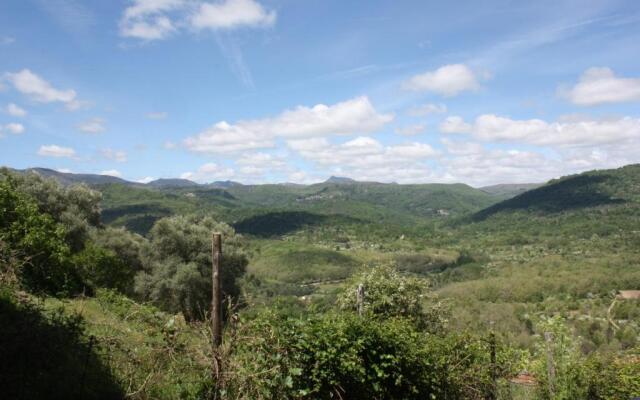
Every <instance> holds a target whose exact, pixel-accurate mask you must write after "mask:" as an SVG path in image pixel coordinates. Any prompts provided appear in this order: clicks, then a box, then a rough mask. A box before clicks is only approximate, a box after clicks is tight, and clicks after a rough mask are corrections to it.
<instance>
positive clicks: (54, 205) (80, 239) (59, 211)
mask: <svg viewBox="0 0 640 400" xmlns="http://www.w3.org/2000/svg"><path fill="white" fill-rule="evenodd" d="M3 177H4V178H3ZM7 178H10V179H11V180H12V181H13V182H14V185H15V188H16V190H18V191H19V192H21V193H24V194H25V195H27V196H28V197H30V198H31V199H33V200H34V201H35V203H36V204H37V207H38V210H39V211H40V212H41V213H43V214H47V215H49V216H51V217H52V218H53V219H54V221H55V222H57V223H59V224H61V225H62V226H64V229H65V241H66V242H67V244H68V245H69V247H70V248H71V250H72V251H79V250H81V249H82V247H83V246H84V243H85V241H86V240H87V239H88V237H89V234H90V230H91V227H93V226H98V225H99V224H100V199H101V194H100V192H97V191H94V190H91V189H89V188H88V187H87V186H86V185H84V184H80V185H73V186H69V187H63V186H61V185H60V184H59V183H58V182H56V181H55V180H54V179H46V178H43V177H41V176H40V175H38V174H36V173H28V174H15V173H11V172H9V171H8V170H2V171H0V179H7Z"/></svg>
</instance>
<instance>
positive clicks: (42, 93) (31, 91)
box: [5, 69, 86, 111]
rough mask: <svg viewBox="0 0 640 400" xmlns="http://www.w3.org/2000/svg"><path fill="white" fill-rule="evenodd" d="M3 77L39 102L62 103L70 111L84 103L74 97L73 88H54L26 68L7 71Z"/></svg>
mask: <svg viewBox="0 0 640 400" xmlns="http://www.w3.org/2000/svg"><path fill="white" fill-rule="evenodd" d="M5 79H6V80H7V81H8V82H9V83H11V84H12V85H13V87H14V88H15V89H16V90H17V91H19V92H20V93H23V94H25V95H27V96H28V97H29V98H31V99H32V100H33V101H36V102H39V103H53V102H60V103H64V104H65V106H66V108H67V109H68V110H70V111H74V110H76V109H78V108H81V107H82V106H83V105H84V104H86V103H85V102H82V101H79V100H78V99H76V96H77V93H76V91H75V90H73V89H67V90H61V89H56V88H55V87H53V86H52V85H51V84H50V83H49V82H47V81H46V80H44V79H43V78H41V77H40V76H38V75H36V74H34V73H33V72H31V71H30V70H28V69H23V70H22V71H19V72H15V73H7V74H5Z"/></svg>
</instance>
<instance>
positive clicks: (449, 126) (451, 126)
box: [439, 115, 472, 133]
mask: <svg viewBox="0 0 640 400" xmlns="http://www.w3.org/2000/svg"><path fill="white" fill-rule="evenodd" d="M439 128H440V132H442V133H469V132H471V129H472V128H471V125H469V124H467V123H466V122H464V119H462V117H459V116H457V115H452V116H449V117H447V118H446V119H445V120H444V121H442V122H441V123H440V126H439Z"/></svg>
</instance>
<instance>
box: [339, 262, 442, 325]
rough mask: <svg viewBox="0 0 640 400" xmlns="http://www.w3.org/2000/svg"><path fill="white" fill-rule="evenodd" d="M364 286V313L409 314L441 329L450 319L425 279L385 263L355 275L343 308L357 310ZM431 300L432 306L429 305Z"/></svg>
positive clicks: (344, 295) (341, 299) (343, 297)
mask: <svg viewBox="0 0 640 400" xmlns="http://www.w3.org/2000/svg"><path fill="white" fill-rule="evenodd" d="M359 285H363V287H364V293H365V296H364V303H363V308H364V312H365V313H366V314H368V315H369V316H373V317H381V318H393V317H405V318H408V319H410V320H412V321H413V322H414V323H416V324H417V326H419V327H420V328H423V329H427V330H429V331H431V332H438V331H441V330H442V329H443V328H444V326H445V324H446V322H447V320H446V317H447V310H446V307H445V306H444V304H443V303H441V302H439V301H437V300H436V298H435V296H434V295H433V294H431V293H429V292H428V288H427V282H426V281H425V280H424V279H419V278H414V277H409V276H404V275H401V274H400V273H399V272H398V271H397V270H396V269H395V268H394V267H392V266H390V265H382V266H378V267H374V268H372V269H370V270H367V271H364V272H362V273H360V274H356V275H354V276H353V277H352V278H351V279H350V281H349V283H348V284H347V285H346V287H345V290H344V292H343V293H342V295H341V296H340V297H338V307H339V308H340V309H342V310H350V311H356V310H357V307H358V306H357V299H356V297H357V295H356V292H357V288H358V286H359ZM425 303H428V305H429V306H428V307H425Z"/></svg>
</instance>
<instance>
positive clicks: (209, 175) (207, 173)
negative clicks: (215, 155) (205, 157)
mask: <svg viewBox="0 0 640 400" xmlns="http://www.w3.org/2000/svg"><path fill="white" fill-rule="evenodd" d="M234 174H235V172H234V171H233V169H232V168H229V167H225V166H222V165H218V164H216V163H207V164H204V165H202V166H200V168H198V170H197V171H195V172H185V173H183V174H181V175H180V178H182V179H190V180H193V181H196V182H211V181H216V180H223V179H230V178H231V177H233V176H234Z"/></svg>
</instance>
